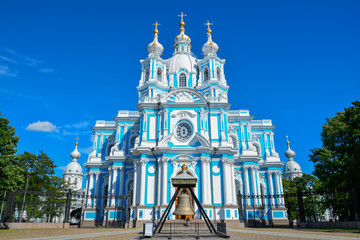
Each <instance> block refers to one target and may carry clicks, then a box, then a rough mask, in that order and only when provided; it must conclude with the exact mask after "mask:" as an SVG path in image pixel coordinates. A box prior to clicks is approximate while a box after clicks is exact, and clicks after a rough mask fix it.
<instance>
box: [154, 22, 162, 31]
mask: <svg viewBox="0 0 360 240" xmlns="http://www.w3.org/2000/svg"><path fill="white" fill-rule="evenodd" d="M153 25H154V26H155V30H154V34H159V30H158V28H157V27H158V26H160V25H161V24H160V23H158V22H157V21H156V22H155V23H153Z"/></svg>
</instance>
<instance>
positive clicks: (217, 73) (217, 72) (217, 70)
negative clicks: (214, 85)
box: [216, 67, 221, 81]
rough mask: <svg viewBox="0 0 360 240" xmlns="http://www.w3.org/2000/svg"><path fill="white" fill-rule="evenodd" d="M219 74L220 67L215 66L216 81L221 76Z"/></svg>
mask: <svg viewBox="0 0 360 240" xmlns="http://www.w3.org/2000/svg"><path fill="white" fill-rule="evenodd" d="M220 74H221V72H220V68H219V67H217V68H216V77H217V80H218V81H220V77H221V75H220Z"/></svg>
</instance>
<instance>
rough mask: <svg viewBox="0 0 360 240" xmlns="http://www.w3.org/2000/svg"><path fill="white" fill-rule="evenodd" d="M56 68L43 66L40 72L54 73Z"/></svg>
mask: <svg viewBox="0 0 360 240" xmlns="http://www.w3.org/2000/svg"><path fill="white" fill-rule="evenodd" d="M54 71H55V69H53V68H42V69H39V72H43V73H52V72H54Z"/></svg>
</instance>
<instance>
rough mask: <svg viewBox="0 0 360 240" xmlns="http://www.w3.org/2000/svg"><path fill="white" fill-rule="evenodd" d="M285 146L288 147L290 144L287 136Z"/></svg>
mask: <svg viewBox="0 0 360 240" xmlns="http://www.w3.org/2000/svg"><path fill="white" fill-rule="evenodd" d="M286 144H287V145H288V146H289V145H290V142H289V136H286Z"/></svg>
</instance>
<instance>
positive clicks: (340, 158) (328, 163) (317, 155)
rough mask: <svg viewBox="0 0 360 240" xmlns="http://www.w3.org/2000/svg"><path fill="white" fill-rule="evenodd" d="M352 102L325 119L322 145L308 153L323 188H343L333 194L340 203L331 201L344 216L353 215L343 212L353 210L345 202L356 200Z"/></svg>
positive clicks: (358, 111) (357, 124)
mask: <svg viewBox="0 0 360 240" xmlns="http://www.w3.org/2000/svg"><path fill="white" fill-rule="evenodd" d="M352 104H353V106H351V107H348V108H345V110H344V112H338V113H337V114H336V115H335V116H334V117H332V118H327V119H326V123H325V124H324V125H323V127H322V133H321V141H322V143H323V145H322V147H321V148H314V149H312V150H311V154H310V155H309V156H310V160H311V161H312V162H313V163H314V168H315V170H314V175H315V176H317V177H318V179H319V180H320V181H321V182H322V183H323V184H324V187H325V188H326V189H328V190H330V191H335V190H336V191H344V192H345V191H346V192H347V193H346V194H343V195H341V194H340V195H339V194H336V198H335V200H336V199H342V201H340V202H342V203H341V204H338V206H337V205H336V202H338V201H336V202H335V203H333V205H334V209H335V210H336V211H337V214H338V215H339V216H340V217H342V218H344V219H345V218H348V217H350V218H353V217H351V216H347V214H346V213H347V212H352V213H354V210H353V209H351V210H350V209H349V208H346V206H345V203H352V202H356V201H355V199H356V198H357V199H358V204H359V201H360V174H359V173H360V102H359V101H355V102H353V103H352ZM349 190H350V191H349ZM351 190H352V191H353V192H351ZM356 196H357V197H356ZM359 207H360V205H359ZM350 215H351V214H350Z"/></svg>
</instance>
